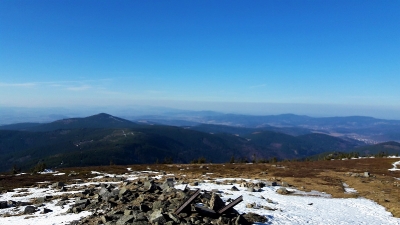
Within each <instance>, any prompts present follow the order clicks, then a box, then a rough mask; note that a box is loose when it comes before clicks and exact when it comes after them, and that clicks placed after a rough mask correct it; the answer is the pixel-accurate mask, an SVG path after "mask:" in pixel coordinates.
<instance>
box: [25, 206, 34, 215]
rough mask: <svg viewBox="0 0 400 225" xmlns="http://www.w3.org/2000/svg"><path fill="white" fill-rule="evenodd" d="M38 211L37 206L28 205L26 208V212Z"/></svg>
mask: <svg viewBox="0 0 400 225" xmlns="http://www.w3.org/2000/svg"><path fill="white" fill-rule="evenodd" d="M35 212H36V208H35V207H34V206H31V205H28V206H27V207H25V209H24V214H32V213H35Z"/></svg>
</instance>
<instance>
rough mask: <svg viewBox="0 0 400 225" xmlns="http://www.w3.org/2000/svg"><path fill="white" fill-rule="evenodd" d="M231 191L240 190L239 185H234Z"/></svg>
mask: <svg viewBox="0 0 400 225" xmlns="http://www.w3.org/2000/svg"><path fill="white" fill-rule="evenodd" d="M231 191H239V189H238V188H237V187H235V186H233V187H232V188H231Z"/></svg>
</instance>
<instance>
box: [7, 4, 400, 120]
mask: <svg viewBox="0 0 400 225" xmlns="http://www.w3.org/2000/svg"><path fill="white" fill-rule="evenodd" d="M0 5H1V7H0V107H2V106H3V107H7V106H27V107H59V106H62V107H77V106H86V107H90V106H119V107H120V106H132V105H152V106H164V107H172V108H181V109H195V110H219V111H226V112H238V113H254V114H268V113H275V114H277V113H303V114H314V115H322V116H323V115H327V116H328V115H329V116H333V115H335V113H336V114H338V115H355V114H358V115H373V116H376V117H388V118H389V117H391V118H395V117H396V118H399V119H400V116H399V115H400V105H399V103H400V90H399V88H398V85H399V84H400V13H398V12H399V11H400V1H394V0H393V1H387V0H384V1H361V0H357V1H351V0H350V1H349V0H346V1H311V0H307V1H298V0H296V1H204V0H202V1H118V0H117V1H94V0H93V1H53V0H48V1H43V0H38V1H19V0H3V1H1V3H0ZM278 106H279V107H278ZM271 108H275V109H276V110H275V111H274V110H272V109H271ZM335 110H336V111H335Z"/></svg>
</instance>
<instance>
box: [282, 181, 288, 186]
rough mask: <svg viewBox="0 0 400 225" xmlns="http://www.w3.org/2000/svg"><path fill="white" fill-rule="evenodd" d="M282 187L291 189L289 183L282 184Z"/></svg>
mask: <svg viewBox="0 0 400 225" xmlns="http://www.w3.org/2000/svg"><path fill="white" fill-rule="evenodd" d="M281 185H282V187H289V184H288V183H287V182H283V181H282V183H281Z"/></svg>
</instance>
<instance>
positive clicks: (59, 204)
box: [56, 201, 67, 206]
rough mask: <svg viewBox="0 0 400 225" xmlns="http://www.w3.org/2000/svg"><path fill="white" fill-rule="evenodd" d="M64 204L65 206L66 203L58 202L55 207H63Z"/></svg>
mask: <svg viewBox="0 0 400 225" xmlns="http://www.w3.org/2000/svg"><path fill="white" fill-rule="evenodd" d="M66 204H67V203H66V201H59V202H57V204H56V206H63V205H66Z"/></svg>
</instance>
